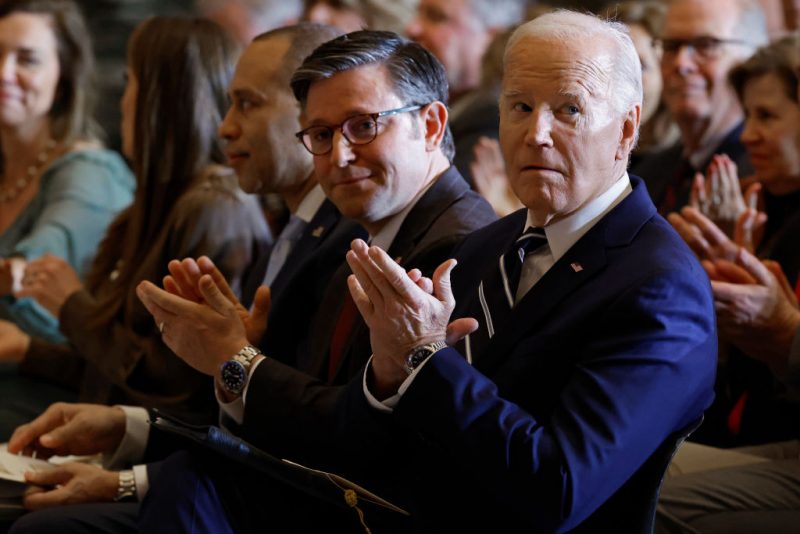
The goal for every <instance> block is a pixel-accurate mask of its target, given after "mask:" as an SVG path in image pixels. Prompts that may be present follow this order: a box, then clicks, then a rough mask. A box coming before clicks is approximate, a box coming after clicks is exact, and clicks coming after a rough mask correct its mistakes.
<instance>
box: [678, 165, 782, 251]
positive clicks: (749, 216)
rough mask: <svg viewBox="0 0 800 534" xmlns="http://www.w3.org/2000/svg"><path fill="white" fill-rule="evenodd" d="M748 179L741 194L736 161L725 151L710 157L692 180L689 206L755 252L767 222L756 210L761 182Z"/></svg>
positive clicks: (764, 215)
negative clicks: (704, 167)
mask: <svg viewBox="0 0 800 534" xmlns="http://www.w3.org/2000/svg"><path fill="white" fill-rule="evenodd" d="M747 182H750V183H749V184H748V185H747V187H746V189H745V192H744V194H742V187H743V184H742V182H740V181H739V173H738V170H737V168H736V164H735V163H734V162H733V161H732V160H731V158H730V157H728V156H727V155H725V154H717V155H715V156H714V157H713V158H712V159H711V163H710V164H709V166H708V169H707V170H706V174H705V175H703V174H702V173H699V172H698V173H696V174H695V177H694V181H693V183H692V190H691V195H690V198H689V205H690V206H692V207H693V208H695V209H697V210H698V211H700V212H701V213H702V214H703V215H705V216H706V217H708V218H709V219H710V220H711V221H712V222H714V224H715V225H716V226H717V227H719V228H720V229H721V230H722V231H723V232H724V233H725V235H727V236H728V237H731V238H733V240H734V241H735V242H736V243H738V244H740V245H742V246H744V247H746V248H747V249H748V250H749V251H750V252H753V251H755V249H756V248H757V247H758V244H759V242H760V240H761V235H762V234H763V228H764V224H765V223H766V222H767V216H766V214H765V213H762V212H759V211H758V204H759V195H760V193H761V184H760V183H758V182H756V181H753V180H747Z"/></svg>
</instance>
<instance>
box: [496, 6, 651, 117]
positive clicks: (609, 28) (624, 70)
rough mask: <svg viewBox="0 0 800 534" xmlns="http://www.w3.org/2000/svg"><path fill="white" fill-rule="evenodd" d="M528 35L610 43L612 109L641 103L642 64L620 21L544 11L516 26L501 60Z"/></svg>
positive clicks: (623, 109) (627, 108)
mask: <svg viewBox="0 0 800 534" xmlns="http://www.w3.org/2000/svg"><path fill="white" fill-rule="evenodd" d="M528 37H533V38H537V39H544V40H548V41H560V40H563V41H565V42H575V41H581V42H583V43H591V42H592V41H596V40H599V39H603V40H605V41H607V42H609V43H611V44H612V45H613V47H614V50H613V51H612V54H611V56H612V58H613V64H612V66H611V72H610V75H611V87H610V94H609V98H610V99H611V106H612V109H614V111H616V112H617V113H619V114H620V115H625V114H627V113H628V111H630V110H631V109H632V108H633V106H635V105H636V104H639V105H641V103H642V65H641V63H640V62H639V54H637V53H636V48H635V47H634V46H633V41H631V38H630V35H629V34H628V28H627V27H626V26H625V25H624V24H620V23H619V22H612V21H608V20H603V19H601V18H599V17H596V16H594V15H588V14H584V13H578V12H576V11H569V10H565V9H560V10H557V11H554V12H552V13H547V14H544V15H542V16H540V17H537V18H535V19H533V20H532V21H530V22H527V23H525V24H523V25H522V26H520V27H519V28H517V30H516V31H515V32H514V33H513V34H512V35H511V38H510V39H509V41H508V46H507V47H506V56H505V60H504V63H505V62H506V61H507V60H508V51H509V50H511V49H512V48H513V47H514V46H515V45H516V44H517V42H518V41H519V40H520V39H523V38H528Z"/></svg>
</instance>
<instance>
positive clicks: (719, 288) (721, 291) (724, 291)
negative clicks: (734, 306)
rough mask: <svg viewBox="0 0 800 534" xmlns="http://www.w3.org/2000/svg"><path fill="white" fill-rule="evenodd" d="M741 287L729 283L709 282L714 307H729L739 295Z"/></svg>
mask: <svg viewBox="0 0 800 534" xmlns="http://www.w3.org/2000/svg"><path fill="white" fill-rule="evenodd" d="M742 287H744V286H741V285H739V284H732V283H730V282H720V281H717V280H712V281H711V293H712V294H713V295H714V306H715V307H716V306H717V304H720V305H730V303H732V302H733V301H734V300H735V299H736V297H737V296H738V295H739V293H740V288H742Z"/></svg>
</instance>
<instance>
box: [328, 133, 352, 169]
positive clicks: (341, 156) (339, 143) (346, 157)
mask: <svg viewBox="0 0 800 534" xmlns="http://www.w3.org/2000/svg"><path fill="white" fill-rule="evenodd" d="M353 160H355V154H354V153H353V147H352V145H351V144H350V141H348V140H347V138H346V137H345V136H344V134H343V133H342V132H341V131H340V130H337V131H335V132H333V139H331V162H332V163H333V164H334V165H336V166H337V167H340V168H343V167H347V165H349V164H350V162H351V161H353Z"/></svg>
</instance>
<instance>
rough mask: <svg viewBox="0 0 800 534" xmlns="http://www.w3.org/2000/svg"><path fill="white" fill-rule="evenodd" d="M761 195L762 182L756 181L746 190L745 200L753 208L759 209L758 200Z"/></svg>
mask: <svg viewBox="0 0 800 534" xmlns="http://www.w3.org/2000/svg"><path fill="white" fill-rule="evenodd" d="M760 195H761V184H760V183H759V182H754V183H752V184H750V185H749V186H748V188H747V190H746V191H745V192H744V200H745V204H747V207H748V208H750V209H752V210H758V200H759V198H760Z"/></svg>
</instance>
